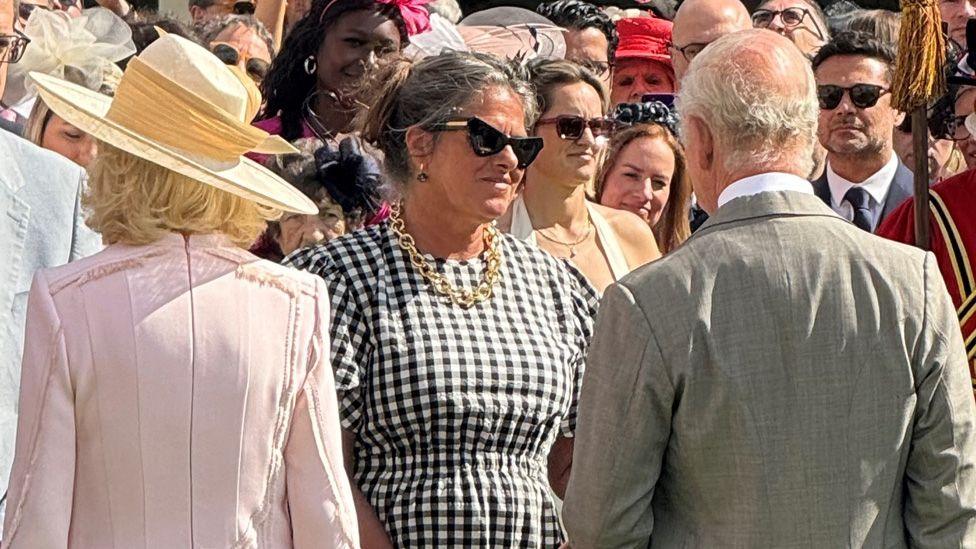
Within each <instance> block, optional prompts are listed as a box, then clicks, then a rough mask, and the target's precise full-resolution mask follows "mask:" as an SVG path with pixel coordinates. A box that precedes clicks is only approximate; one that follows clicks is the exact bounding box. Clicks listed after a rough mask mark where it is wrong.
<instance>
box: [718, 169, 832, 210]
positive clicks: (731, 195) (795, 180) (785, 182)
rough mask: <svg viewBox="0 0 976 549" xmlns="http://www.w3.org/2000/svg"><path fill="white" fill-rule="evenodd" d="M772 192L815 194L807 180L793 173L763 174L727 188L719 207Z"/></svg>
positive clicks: (742, 180)
mask: <svg viewBox="0 0 976 549" xmlns="http://www.w3.org/2000/svg"><path fill="white" fill-rule="evenodd" d="M771 191H794V192H798V193H806V194H813V186H812V185H811V184H810V182H809V181H807V180H806V179H803V178H802V177H799V176H797V175H793V174H791V173H783V172H769V173H761V174H758V175H753V176H749V177H746V178H743V179H740V180H738V181H735V182H733V183H732V184H731V185H729V186H728V187H726V188H725V190H724V191H722V194H720V195H719V196H718V207H719V208H721V207H722V206H724V205H725V204H727V203H729V202H731V201H732V200H735V199H736V198H740V197H743V196H752V195H754V194H759V193H764V192H771Z"/></svg>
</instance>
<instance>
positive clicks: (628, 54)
mask: <svg viewBox="0 0 976 549" xmlns="http://www.w3.org/2000/svg"><path fill="white" fill-rule="evenodd" d="M617 33H618V34H619V35H620V45H619V46H617V53H616V55H614V73H613V89H612V90H611V92H610V103H611V104H612V105H619V104H620V103H638V102H640V101H641V98H642V97H643V96H644V95H646V94H649V93H662V94H670V93H674V69H673V68H672V67H671V55H670V54H669V53H668V44H669V43H670V42H671V22H670V21H666V20H664V19H657V18H653V17H635V18H632V19H621V20H620V21H617Z"/></svg>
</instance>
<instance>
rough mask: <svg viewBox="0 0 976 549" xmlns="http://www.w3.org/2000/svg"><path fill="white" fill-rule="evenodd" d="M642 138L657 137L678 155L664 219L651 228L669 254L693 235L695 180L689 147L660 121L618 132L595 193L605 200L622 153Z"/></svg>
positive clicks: (605, 158) (663, 214) (600, 173)
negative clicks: (690, 169) (690, 174)
mask: <svg viewBox="0 0 976 549" xmlns="http://www.w3.org/2000/svg"><path fill="white" fill-rule="evenodd" d="M640 139H657V140H661V141H664V143H665V144H666V145H667V146H668V148H669V149H671V152H672V153H673V154H674V174H673V175H672V176H671V192H670V195H669V196H668V202H667V204H665V205H664V211H663V212H661V219H660V220H659V221H658V222H657V224H656V225H654V226H653V227H651V231H652V232H653V233H654V239H655V240H656V241H657V245H658V247H659V248H660V249H661V253H665V254H666V253H668V252H671V251H673V250H674V249H676V248H677V247H678V246H680V245H681V244H682V243H683V242H684V241H685V240H688V237H689V236H691V224H690V222H689V219H688V217H689V210H690V208H691V182H690V181H689V180H688V172H687V161H686V159H685V150H684V148H683V147H682V146H681V144H680V143H678V140H677V139H675V138H674V136H673V135H671V132H669V131H668V130H667V129H666V128H665V127H664V126H661V125H660V124H638V125H636V126H632V127H630V128H627V129H626V130H623V131H622V132H619V133H617V134H616V135H614V136H613V138H612V139H611V140H610V146H609V147H607V152H606V156H605V157H604V161H603V163H602V164H601V165H600V169H599V171H598V172H597V174H596V188H595V193H594V194H595V196H596V200H597V202H600V203H602V198H603V190H604V188H605V186H606V182H607V176H609V175H610V172H611V171H613V168H614V166H615V165H616V164H617V159H618V158H619V157H620V153H622V152H623V150H624V149H626V148H627V146H628V145H630V144H631V143H634V142H635V141H638V140H640Z"/></svg>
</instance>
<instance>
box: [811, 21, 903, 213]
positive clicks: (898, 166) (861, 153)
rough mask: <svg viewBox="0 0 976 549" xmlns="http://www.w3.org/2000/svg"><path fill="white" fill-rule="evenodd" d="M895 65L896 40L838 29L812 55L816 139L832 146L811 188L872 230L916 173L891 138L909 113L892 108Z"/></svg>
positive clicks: (899, 199)
mask: <svg viewBox="0 0 976 549" xmlns="http://www.w3.org/2000/svg"><path fill="white" fill-rule="evenodd" d="M894 64H895V52H894V49H893V48H892V47H891V46H889V45H886V44H884V43H882V42H880V41H879V40H877V39H875V38H874V37H872V36H870V35H867V34H864V33H857V32H843V33H840V34H838V35H837V36H835V37H834V38H833V39H832V40H831V41H830V42H828V43H827V44H826V45H825V46H824V47H823V48H822V49H821V50H820V52H819V53H818V54H817V55H816V57H814V59H813V67H814V74H815V75H816V78H817V99H818V100H819V102H820V127H819V137H820V143H821V145H823V146H824V148H825V149H827V169H826V171H825V173H824V175H823V176H821V177H820V179H818V180H816V181H814V183H813V185H814V189H815V191H816V193H817V196H819V197H820V198H821V199H822V200H823V201H824V202H825V203H827V204H828V205H829V206H830V207H831V208H833V210H834V211H835V212H837V213H838V214H839V215H841V216H842V217H846V218H847V219H848V220H850V221H852V222H853V223H854V224H855V225H857V226H858V227H860V228H861V229H864V230H866V231H869V232H874V231H875V230H876V229H877V227H878V226H879V225H880V224H881V221H882V220H883V219H884V217H885V216H887V215H888V214H889V213H891V212H892V211H893V210H894V209H895V208H897V207H898V206H899V205H900V204H901V203H902V202H904V201H905V200H906V199H908V198H909V197H911V196H912V189H913V181H912V173H911V171H910V170H909V169H908V168H907V167H905V166H904V165H903V164H902V163H901V162H899V160H898V156H897V155H896V154H895V151H894V146H893V143H892V128H893V127H895V126H897V125H898V124H900V123H901V122H902V120H903V118H904V115H903V114H902V113H900V112H898V111H896V110H895V109H894V108H892V106H891V77H892V71H893V68H894Z"/></svg>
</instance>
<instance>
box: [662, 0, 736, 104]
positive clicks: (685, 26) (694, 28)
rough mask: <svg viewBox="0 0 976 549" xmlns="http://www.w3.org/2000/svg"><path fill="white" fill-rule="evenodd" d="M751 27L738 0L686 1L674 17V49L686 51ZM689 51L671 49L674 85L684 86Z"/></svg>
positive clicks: (672, 33)
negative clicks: (679, 49) (682, 82)
mask: <svg viewBox="0 0 976 549" xmlns="http://www.w3.org/2000/svg"><path fill="white" fill-rule="evenodd" d="M751 28H752V19H750V18H749V11H748V10H746V7H745V6H744V5H743V4H742V2H740V1H739V0H685V2H684V3H683V4H681V7H680V8H678V13H676V14H675V16H674V28H673V29H672V30H671V36H672V37H671V41H672V42H674V45H675V48H686V47H687V46H689V45H692V44H699V45H702V46H704V45H707V44H711V43H712V42H714V41H715V40H717V39H719V38H721V37H722V36H725V35H726V34H732V33H733V32H738V31H742V30H746V29H751ZM696 49H697V48H694V47H692V48H689V49H686V50H685V53H684V54H683V53H682V52H680V51H678V50H677V49H672V50H671V64H672V65H673V66H674V76H675V85H676V86H678V87H679V88H680V87H681V78H682V77H683V76H684V74H685V71H686V70H688V63H689V62H690V60H689V59H688V57H691V56H689V55H688V53H689V52H693V51H694V50H696Z"/></svg>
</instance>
